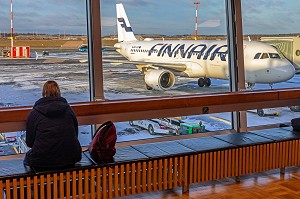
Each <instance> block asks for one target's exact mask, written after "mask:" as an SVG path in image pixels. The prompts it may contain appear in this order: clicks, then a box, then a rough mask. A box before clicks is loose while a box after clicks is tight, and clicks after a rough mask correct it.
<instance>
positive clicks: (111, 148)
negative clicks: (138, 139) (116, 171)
mask: <svg viewBox="0 0 300 199" xmlns="http://www.w3.org/2000/svg"><path fill="white" fill-rule="evenodd" d="M116 141H117V133H116V127H115V125H114V124H113V123H112V122H111V121H107V122H105V123H103V124H102V125H101V126H100V127H99V128H98V129H97V130H96V133H95V135H94V137H93V140H92V141H91V142H90V144H89V147H88V148H89V152H90V154H91V157H92V158H93V159H94V160H95V161H96V162H100V161H109V160H112V158H113V156H114V155H115V154H116V147H115V145H116Z"/></svg>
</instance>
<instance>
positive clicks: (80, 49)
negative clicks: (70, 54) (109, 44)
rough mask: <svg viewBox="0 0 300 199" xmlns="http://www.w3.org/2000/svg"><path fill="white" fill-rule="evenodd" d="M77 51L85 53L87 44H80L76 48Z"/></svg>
mask: <svg viewBox="0 0 300 199" xmlns="http://www.w3.org/2000/svg"><path fill="white" fill-rule="evenodd" d="M78 50H79V51H80V52H87V51H88V45H87V44H82V45H80V46H79V47H78Z"/></svg>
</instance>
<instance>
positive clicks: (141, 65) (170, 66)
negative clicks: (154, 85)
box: [102, 58, 187, 71]
mask: <svg viewBox="0 0 300 199" xmlns="http://www.w3.org/2000/svg"><path fill="white" fill-rule="evenodd" d="M102 62H103V63H111V64H134V65H137V66H139V67H138V68H139V69H140V68H155V67H159V68H165V69H169V70H176V71H184V70H185V69H186V68H187V66H186V65H185V64H183V63H160V62H146V61H128V60H127V59H124V60H123V59H105V58H104V59H102Z"/></svg>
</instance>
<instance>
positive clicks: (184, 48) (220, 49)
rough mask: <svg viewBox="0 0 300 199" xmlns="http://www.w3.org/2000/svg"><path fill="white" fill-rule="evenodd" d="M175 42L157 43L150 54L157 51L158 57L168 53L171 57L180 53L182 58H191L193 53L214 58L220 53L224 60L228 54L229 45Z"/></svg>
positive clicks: (198, 56)
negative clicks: (174, 43)
mask: <svg viewBox="0 0 300 199" xmlns="http://www.w3.org/2000/svg"><path fill="white" fill-rule="evenodd" d="M172 45H173V44H169V43H157V44H155V45H154V46H152V47H151V49H150V50H149V52H148V56H151V55H152V54H154V53H155V54H156V53H157V55H156V56H157V57H163V56H165V55H168V56H169V57H176V56H177V55H178V54H179V53H180V56H181V57H182V58H187V59H190V58H191V57H192V55H194V54H196V55H197V59H203V60H207V59H208V58H209V60H214V59H215V57H216V56H217V55H218V56H219V57H220V58H221V60H222V61H226V55H227V54H228V50H227V45H222V46H218V45H217V44H213V45H211V46H208V45H206V44H198V45H195V44H189V45H186V44H176V45H175V47H173V46H172Z"/></svg>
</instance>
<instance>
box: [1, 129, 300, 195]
mask: <svg viewBox="0 0 300 199" xmlns="http://www.w3.org/2000/svg"><path fill="white" fill-rule="evenodd" d="M299 140H300V133H295V132H292V130H291V128H289V127H287V128H274V129H266V130H259V131H253V132H249V133H236V134H224V135H216V136H209V137H200V138H192V139H184V140H176V141H166V142H158V143H151V144H139V145H133V146H126V147H119V148H118V149H117V154H116V155H115V157H114V162H112V163H105V164H101V165H95V164H93V163H92V162H91V161H90V160H89V159H88V158H87V157H86V156H85V155H83V159H82V161H81V162H79V163H78V164H77V165H76V166H75V167H74V168H70V169H66V170H55V171H33V170H32V169H30V168H28V167H24V166H23V163H22V159H13V160H3V161H1V162H0V197H2V196H3V195H4V194H5V195H6V198H20V199H22V198H31V197H33V198H41V199H42V198H60V197H61V196H63V197H66V198H116V197H122V196H127V195H133V194H139V193H144V192H150V191H158V190H166V189H172V188H176V187H182V188H183V191H188V188H189V185H190V184H193V183H199V182H205V181H210V180H217V179H222V178H228V177H236V178H237V180H239V176H240V175H245V174H250V173H255V172H263V171H267V170H272V169H281V171H283V170H284V168H285V167H288V166H297V165H299V163H300V141H299ZM8 190H9V191H8Z"/></svg>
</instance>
